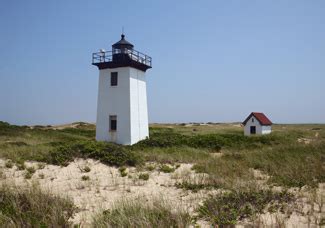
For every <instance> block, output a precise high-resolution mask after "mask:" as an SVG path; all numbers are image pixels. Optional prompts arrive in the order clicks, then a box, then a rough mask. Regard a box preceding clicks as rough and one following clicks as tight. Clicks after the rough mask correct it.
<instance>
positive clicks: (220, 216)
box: [198, 190, 294, 226]
mask: <svg viewBox="0 0 325 228" xmlns="http://www.w3.org/2000/svg"><path fill="white" fill-rule="evenodd" d="M292 201H294V197H293V195H292V194H291V193H288V192H286V191H282V192H272V191H271V190H258V191H256V190H250V191H231V192H227V193H224V194H221V195H218V196H211V197H210V198H208V199H206V200H205V201H204V202H203V205H202V206H200V207H199V209H198V214H199V216H198V217H199V218H201V219H204V220H207V221H209V222H211V223H212V224H213V225H219V226H223V225H233V224H236V223H237V221H238V220H242V219H245V218H251V217H252V216H253V215H255V214H257V213H263V212H264V210H266V209H267V206H272V207H273V208H279V209H280V208H281V209H282V210H283V208H284V207H285V205H286V204H288V203H290V202H292Z"/></svg>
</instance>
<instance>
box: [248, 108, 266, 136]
mask: <svg viewBox="0 0 325 228" xmlns="http://www.w3.org/2000/svg"><path fill="white" fill-rule="evenodd" d="M243 125H244V134H245V135H265V134H270V133H271V132H272V122H271V121H270V120H269V118H267V117H266V116H265V115H264V113H261V112H252V113H251V114H250V115H249V116H248V117H247V118H246V120H245V121H244V122H243Z"/></svg>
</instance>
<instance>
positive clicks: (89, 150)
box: [48, 141, 141, 166]
mask: <svg viewBox="0 0 325 228" xmlns="http://www.w3.org/2000/svg"><path fill="white" fill-rule="evenodd" d="M76 157H81V158H93V159H98V160H100V161H101V162H103V163H105V164H108V165H115V166H122V165H130V166H135V165H137V164H139V163H141V159H140V157H139V156H138V155H136V154H135V153H134V152H132V151H130V150H128V148H127V147H124V146H121V145H117V144H113V143H103V142H95V141H82V142H74V143H71V144H66V145H61V146H59V147H57V148H55V149H54V150H52V151H51V152H50V156H49V158H48V162H49V163H52V164H56V165H64V166H66V165H68V164H69V162H71V161H73V160H74V158H76Z"/></svg>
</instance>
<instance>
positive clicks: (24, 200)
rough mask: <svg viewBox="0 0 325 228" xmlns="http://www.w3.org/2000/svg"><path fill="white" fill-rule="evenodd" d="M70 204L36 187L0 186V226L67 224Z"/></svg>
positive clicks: (70, 214) (68, 225) (71, 213)
mask: <svg viewBox="0 0 325 228" xmlns="http://www.w3.org/2000/svg"><path fill="white" fill-rule="evenodd" d="M74 212H75V207H74V205H73V203H72V202H71V201H70V200H68V199H64V198H60V197H57V196H53V195H51V194H49V193H44V192H42V191H41V190H40V189H39V188H38V187H35V186H33V187H31V188H29V189H21V188H16V187H9V186H6V185H2V186H0V224H1V227H70V226H71V225H72V224H70V222H69V221H68V220H69V218H70V217H71V216H72V215H73V213H74Z"/></svg>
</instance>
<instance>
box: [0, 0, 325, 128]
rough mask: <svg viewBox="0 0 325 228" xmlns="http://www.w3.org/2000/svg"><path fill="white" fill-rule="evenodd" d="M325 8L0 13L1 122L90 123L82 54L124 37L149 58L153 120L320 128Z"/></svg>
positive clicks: (48, 5) (92, 95)
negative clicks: (266, 121)
mask: <svg viewBox="0 0 325 228" xmlns="http://www.w3.org/2000/svg"><path fill="white" fill-rule="evenodd" d="M324 12H325V1H322V0H313V1H307V0H305V1H300V0H292V1H286V0H278V1H257V0H256V1H254V0H249V1H240V0H237V1H232V0H227V1H226V0H224V1H215V0H203V1H194V0H193V1H190V0H187V1H185V0H184V1H181V0H180V1H172V0H164V1H149V0H146V1H145V0H139V1H108V0H102V1H101V0H98V1H95V0H94V1H79V0H78V1H77V0H70V1H66V0H56V1H44V0H30V1H23V0H20V1H18V0H16V1H14V0H13V1H2V2H1V3H0V120H2V121H8V122H10V123H13V124H61V123H69V122H73V121H88V122H95V119H96V106H97V87H98V85H97V83H98V69H97V68H96V67H94V66H92V65H91V53H92V52H95V51H98V50H99V49H100V48H105V49H110V46H111V44H112V43H114V42H116V41H118V40H119V38H120V34H121V28H122V26H124V30H125V34H126V38H127V40H128V41H130V42H132V43H133V44H134V45H135V49H137V50H139V51H141V52H144V53H146V54H148V55H150V56H152V58H153V69H151V70H149V71H148V73H147V75H148V77H147V78H148V81H147V92H148V106H149V120H150V122H189V121H196V122H207V121H213V122H231V121H242V120H244V119H245V117H246V116H247V115H248V114H249V113H250V112H251V111H261V112H264V113H266V114H267V115H268V116H269V117H270V119H271V120H273V122H276V123H325V13H324Z"/></svg>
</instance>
